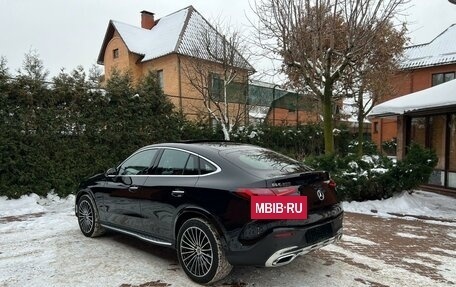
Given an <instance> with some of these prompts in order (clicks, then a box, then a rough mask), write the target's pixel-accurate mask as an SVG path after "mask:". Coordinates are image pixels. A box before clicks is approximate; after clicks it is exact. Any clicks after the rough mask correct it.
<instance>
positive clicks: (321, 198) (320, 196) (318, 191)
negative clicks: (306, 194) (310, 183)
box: [317, 188, 325, 200]
mask: <svg viewBox="0 0 456 287" xmlns="http://www.w3.org/2000/svg"><path fill="white" fill-rule="evenodd" d="M317 196H318V199H320V200H323V199H325V192H324V191H323V190H322V189H321V188H319V189H317Z"/></svg>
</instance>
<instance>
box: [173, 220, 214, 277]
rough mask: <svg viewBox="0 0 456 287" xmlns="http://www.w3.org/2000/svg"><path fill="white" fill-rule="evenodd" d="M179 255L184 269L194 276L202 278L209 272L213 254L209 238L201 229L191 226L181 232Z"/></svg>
mask: <svg viewBox="0 0 456 287" xmlns="http://www.w3.org/2000/svg"><path fill="white" fill-rule="evenodd" d="M180 254H181V258H182V263H183V264H184V265H185V268H186V269H187V270H188V271H189V272H190V273H191V274H193V275H194V276H196V277H203V276H205V275H206V274H207V273H208V272H209V271H210V270H211V267H212V264H213V261H214V253H213V250H212V245H211V242H210V240H209V237H208V236H207V234H206V233H205V232H204V231H203V230H202V229H200V228H198V227H195V226H193V227H189V228H187V229H186V230H185V231H184V232H183V234H182V237H181V244H180Z"/></svg>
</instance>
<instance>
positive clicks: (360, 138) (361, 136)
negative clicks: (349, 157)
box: [357, 112, 364, 157]
mask: <svg viewBox="0 0 456 287" xmlns="http://www.w3.org/2000/svg"><path fill="white" fill-rule="evenodd" d="M358 113H359V112H358ZM363 132H364V121H363V117H362V116H361V115H360V114H358V152H357V154H358V157H362V156H363V153H364V150H363V142H364V133H363Z"/></svg>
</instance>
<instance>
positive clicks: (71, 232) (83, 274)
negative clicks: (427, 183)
mask: <svg viewBox="0 0 456 287" xmlns="http://www.w3.org/2000/svg"><path fill="white" fill-rule="evenodd" d="M425 199H428V200H425ZM439 199H440V201H439ZM394 204H395V205H396V206H395V207H394V208H393V207H392V206H391V205H394ZM420 204H421V205H420ZM73 205H74V196H69V197H68V198H64V199H61V198H59V197H57V196H56V195H54V194H50V195H48V196H47V197H46V198H40V197H38V196H37V195H29V196H23V197H22V198H20V199H18V200H6V198H4V197H0V287H10V286H11V287H13V286H37V287H40V286H43V287H48V286H103V287H104V286H114V287H119V286H122V287H138V286H140V285H141V286H176V287H180V286H199V285H197V284H194V283H193V282H191V281H190V280H189V279H188V278H187V277H186V276H185V274H184V272H183V271H182V269H181V268H180V267H179V265H178V262H177V258H176V255H175V252H174V251H173V250H171V249H167V248H162V247H157V246H154V245H151V244H147V243H144V242H142V241H140V240H137V239H134V238H131V237H128V236H125V235H121V234H116V233H108V234H106V235H105V236H103V237H99V238H95V239H93V238H86V237H84V236H83V235H82V234H81V232H80V231H79V227H78V224H77V219H76V217H75V216H74V206H73ZM344 205H347V204H346V203H345V204H344ZM363 205H364V206H363ZM353 206H354V204H353V203H350V204H348V209H350V208H351V209H353V210H356V211H363V213H370V214H371V215H372V213H371V212H370V210H371V209H372V208H376V209H377V210H378V213H376V214H374V215H375V216H371V215H365V214H356V213H346V216H345V223H344V237H343V239H342V241H341V242H339V243H337V244H335V245H330V246H327V247H325V248H323V249H322V250H318V251H316V252H313V253H310V254H308V255H306V256H301V257H299V258H297V259H296V260H295V261H294V262H293V263H291V264H289V265H286V266H283V267H279V268H256V267H236V268H234V269H233V271H232V273H231V274H230V275H229V276H228V277H227V278H226V279H224V280H222V281H221V282H219V283H218V284H216V286H290V287H291V286H303V282H305V286H310V287H312V286H451V285H453V284H454V283H456V278H455V276H456V259H455V258H456V253H455V251H454V250H456V242H455V240H454V238H455V236H456V228H455V227H454V226H446V225H440V224H439V223H438V221H436V223H435V224H428V221H427V220H422V219H417V220H404V219H402V218H398V217H391V216H389V215H388V216H389V217H388V218H384V217H380V216H379V215H381V214H386V213H384V212H386V211H385V210H388V211H393V212H399V211H401V210H404V208H406V207H410V210H411V211H415V212H418V211H419V210H428V211H429V212H433V213H434V215H435V213H437V214H439V216H445V217H448V218H449V217H454V215H455V214H456V211H454V210H453V212H455V213H453V214H451V210H452V209H451V207H453V208H456V207H455V205H454V201H452V200H451V199H449V198H447V197H440V196H438V195H434V194H428V193H424V192H416V193H414V194H412V195H408V194H401V195H400V196H398V197H396V198H395V199H391V200H390V201H388V200H385V201H380V202H374V203H373V202H366V203H364V204H362V203H357V205H356V209H355V208H354V207H353ZM386 207H388V208H389V209H388V208H386ZM382 208H385V210H382ZM420 214H422V213H420ZM426 215H428V214H426Z"/></svg>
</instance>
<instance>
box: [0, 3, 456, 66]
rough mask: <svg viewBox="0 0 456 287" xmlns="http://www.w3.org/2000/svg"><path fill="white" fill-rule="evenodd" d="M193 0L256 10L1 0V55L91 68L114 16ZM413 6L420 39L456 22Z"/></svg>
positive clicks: (446, 13) (452, 8) (413, 29)
mask: <svg viewBox="0 0 456 287" xmlns="http://www.w3.org/2000/svg"><path fill="white" fill-rule="evenodd" d="M250 1H253V0H250ZM188 5H193V6H194V7H195V8H196V9H197V10H198V11H199V12H200V13H201V14H202V15H203V16H204V17H206V18H207V19H208V20H210V19H215V18H218V17H222V18H224V19H228V20H230V21H231V23H234V24H235V25H239V26H241V27H242V26H243V25H248V23H249V22H248V20H247V18H246V15H247V16H248V15H252V12H251V11H250V8H249V2H248V0H193V1H190V0H178V1H170V0H128V1H127V0H40V1H38V0H0V39H1V40H0V56H5V57H6V58H7V60H8V66H9V68H10V71H11V72H12V73H15V71H16V70H17V69H18V68H19V67H20V66H21V64H22V60H23V58H24V54H25V53H27V52H28V51H30V50H31V49H34V50H36V51H37V52H38V53H39V55H40V57H41V59H42V60H43V62H44V65H45V67H46V68H47V69H49V71H50V73H51V75H55V74H57V73H58V72H59V70H60V68H62V67H64V68H65V69H66V70H72V69H73V68H75V67H76V66H77V65H83V66H84V67H85V68H86V70H88V68H89V67H90V66H91V65H92V64H94V63H96V59H97V56H98V53H99V50H100V47H101V43H102V41H103V37H104V34H105V32H106V28H107V25H108V22H109V20H110V19H114V20H118V21H122V22H125V23H129V24H132V25H138V26H139V25H140V14H139V12H140V11H141V10H148V11H151V12H154V13H155V16H156V19H157V18H160V17H162V16H165V15H167V14H169V13H172V12H174V11H176V10H179V9H181V8H184V7H186V6H188ZM409 6H410V7H409V8H408V9H406V10H405V11H404V13H405V14H407V16H406V18H404V19H406V20H407V22H408V23H409V25H408V28H409V31H410V35H409V37H410V38H411V40H412V43H414V44H419V43H424V42H429V41H430V40H432V39H433V38H434V37H436V36H437V35H438V34H439V33H441V32H442V31H443V30H444V29H446V28H447V27H448V26H450V25H451V24H453V23H456V5H452V4H450V3H449V2H448V0H411V3H410V5H409ZM455 45H456V41H455ZM256 68H257V69H258V67H256Z"/></svg>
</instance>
